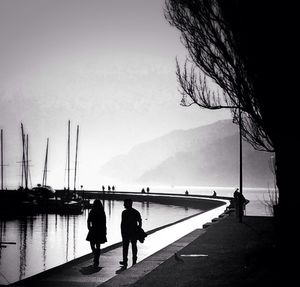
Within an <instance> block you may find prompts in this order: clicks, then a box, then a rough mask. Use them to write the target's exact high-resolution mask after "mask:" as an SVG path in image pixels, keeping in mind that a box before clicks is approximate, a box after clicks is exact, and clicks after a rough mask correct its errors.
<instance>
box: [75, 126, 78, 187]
mask: <svg viewBox="0 0 300 287" xmlns="http://www.w3.org/2000/svg"><path fill="white" fill-rule="evenodd" d="M78 137H79V126H78V125H77V135H76V154H75V172H74V191H75V190H76V175H77V154H78Z"/></svg>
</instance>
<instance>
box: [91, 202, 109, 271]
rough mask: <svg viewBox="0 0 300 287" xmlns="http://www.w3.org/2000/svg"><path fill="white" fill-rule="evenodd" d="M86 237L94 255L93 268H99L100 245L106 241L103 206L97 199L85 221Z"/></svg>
mask: <svg viewBox="0 0 300 287" xmlns="http://www.w3.org/2000/svg"><path fill="white" fill-rule="evenodd" d="M87 227H88V230H89V232H88V235H87V237H86V240H87V241H90V245H91V249H92V252H93V254H94V267H98V266H99V259H100V252H101V250H100V244H101V243H105V242H106V241H107V239H106V215H105V212H104V208H103V205H102V203H101V201H100V200H99V199H96V200H95V201H94V203H93V206H92V209H91V211H90V213H89V215H88V220H87Z"/></svg>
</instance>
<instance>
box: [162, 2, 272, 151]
mask: <svg viewBox="0 0 300 287" xmlns="http://www.w3.org/2000/svg"><path fill="white" fill-rule="evenodd" d="M224 2H226V3H224ZM236 2H237V1H218V0H200V1H185V0H181V1H180V0H170V1H167V2H166V9H165V16H166V18H167V20H168V21H169V22H170V23H171V25H174V26H175V27H176V28H178V29H179V30H180V31H181V35H182V42H183V44H184V46H185V47H186V48H187V50H188V51H189V56H190V57H189V58H188V59H186V62H185V65H184V67H183V69H181V68H180V65H179V63H178V61H177V78H178V82H179V83H180V87H181V89H180V92H181V94H182V96H183V98H182V102H181V103H182V105H184V106H190V105H192V104H197V105H198V106H200V107H203V108H207V109H211V110H216V109H222V108H230V109H231V112H232V114H233V119H234V121H235V122H238V113H239V111H238V108H240V109H241V111H242V121H241V128H242V133H243V136H244V138H245V139H246V140H247V141H248V142H249V143H251V144H252V146H253V147H254V148H255V149H258V150H266V151H274V146H273V142H272V139H271V138H270V136H269V134H268V133H267V129H266V127H265V124H264V120H263V111H262V109H261V107H260V101H259V98H258V97H257V93H256V86H255V81H254V78H255V74H254V75H253V73H252V67H250V65H251V63H252V62H251V58H249V53H245V51H244V49H245V48H246V47H245V46H244V43H242V42H241V41H239V40H240V35H243V33H241V32H242V31H240V29H235V28H239V27H241V25H240V23H236V22H237V21H239V22H240V21H241V20H242V19H235V18H234V17H233V16H235V14H233V13H232V11H233V9H235V10H236V9H237V8H239V7H235V6H237V3H236ZM225 4H226V5H225ZM236 15H239V14H236ZM228 20H231V22H229V21H228ZM232 21H234V22H232ZM236 24H237V25H236ZM244 26H245V25H244ZM243 28H245V27H243ZM247 44H248V42H247ZM207 76H209V77H210V78H211V79H213V80H214V81H215V82H216V83H217V84H218V86H219V87H221V88H222V91H223V93H222V94H221V95H220V93H216V92H215V91H212V90H211V89H210V88H209V85H208V82H207Z"/></svg>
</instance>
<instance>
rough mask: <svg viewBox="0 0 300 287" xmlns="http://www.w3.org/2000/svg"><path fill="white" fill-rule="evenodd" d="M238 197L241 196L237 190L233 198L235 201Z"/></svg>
mask: <svg viewBox="0 0 300 287" xmlns="http://www.w3.org/2000/svg"><path fill="white" fill-rule="evenodd" d="M238 195H239V189H238V188H237V189H236V190H235V191H234V193H233V197H234V199H235V200H237V198H238Z"/></svg>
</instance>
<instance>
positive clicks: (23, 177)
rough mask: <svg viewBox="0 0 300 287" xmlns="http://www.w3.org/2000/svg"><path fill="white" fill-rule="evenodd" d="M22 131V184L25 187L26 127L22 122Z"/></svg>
mask: <svg viewBox="0 0 300 287" xmlns="http://www.w3.org/2000/svg"><path fill="white" fill-rule="evenodd" d="M21 133H22V179H21V186H22V187H23V182H24V181H25V178H26V177H25V169H26V166H25V135H24V127H23V124H22V123H21Z"/></svg>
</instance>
